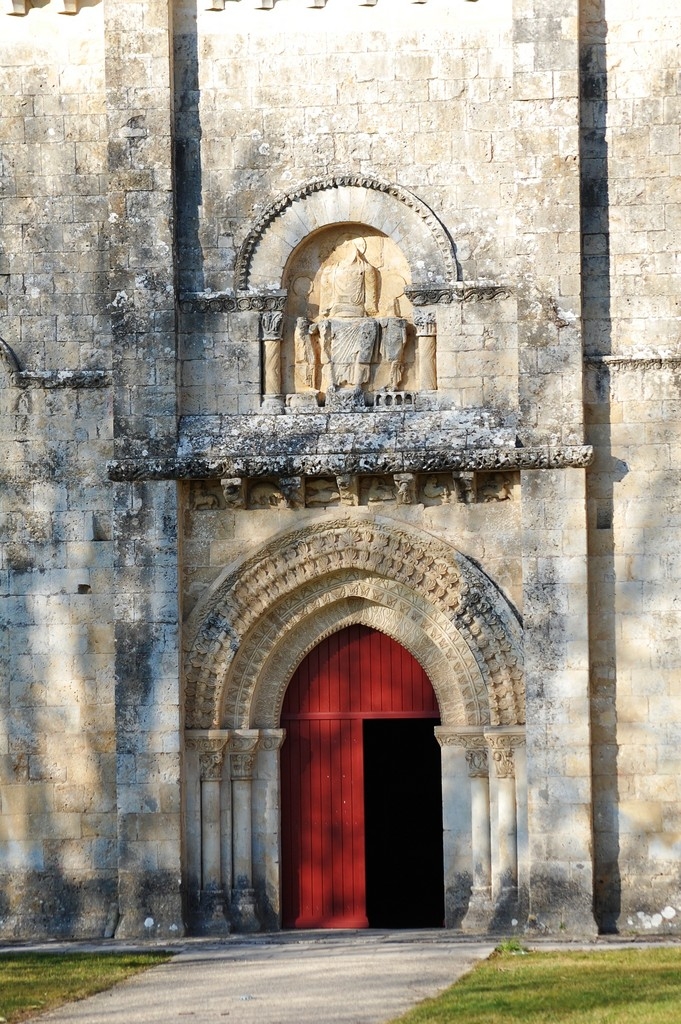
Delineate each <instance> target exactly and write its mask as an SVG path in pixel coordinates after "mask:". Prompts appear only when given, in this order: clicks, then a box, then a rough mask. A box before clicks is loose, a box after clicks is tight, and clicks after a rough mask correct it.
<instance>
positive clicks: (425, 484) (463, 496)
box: [189, 472, 520, 512]
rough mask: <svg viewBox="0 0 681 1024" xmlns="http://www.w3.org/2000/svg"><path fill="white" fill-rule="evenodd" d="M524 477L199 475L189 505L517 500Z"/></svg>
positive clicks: (313, 505) (229, 506)
mask: <svg viewBox="0 0 681 1024" xmlns="http://www.w3.org/2000/svg"><path fill="white" fill-rule="evenodd" d="M519 494H520V476H519V474H518V473H517V472H507V473H467V472H456V473H393V474H391V475H387V474H386V475H371V476H370V475H356V474H351V473H346V474H341V475H339V476H336V477H331V476H324V477H303V476H298V475H293V476H276V477H275V476H272V477H266V478H262V479H253V480H246V479H245V478H243V477H224V478H223V479H222V480H220V481H219V482H218V481H213V480H197V481H194V482H193V483H192V485H191V488H190V492H189V495H190V496H189V507H190V508H191V509H192V510H193V511H196V512H203V511H211V510H218V509H241V508H249V509H273V508H282V509H283V508H288V509H298V508H303V507H307V508H332V507H334V506H336V505H350V506H358V505H366V506H367V507H369V508H378V507H380V506H382V505H384V504H390V503H393V504H394V503H396V504H398V505H416V504H422V505H425V506H433V505H450V504H456V503H464V504H471V503H473V502H481V503H491V502H503V501H517V500H518V498H519Z"/></svg>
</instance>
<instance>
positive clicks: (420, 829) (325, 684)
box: [281, 626, 443, 928]
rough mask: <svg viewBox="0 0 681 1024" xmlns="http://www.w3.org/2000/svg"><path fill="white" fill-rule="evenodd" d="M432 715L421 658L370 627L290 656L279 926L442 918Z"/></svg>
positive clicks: (426, 922)
mask: <svg viewBox="0 0 681 1024" xmlns="http://www.w3.org/2000/svg"><path fill="white" fill-rule="evenodd" d="M438 721H439V711H438V708H437V702H436V699H435V694H434V692H433V688H432V686H431V684H430V681H429V680H428V677H427V676H426V675H425V673H424V672H423V669H422V668H421V666H420V665H419V664H418V662H417V661H416V660H415V659H414V658H413V657H412V655H411V654H409V652H408V651H406V650H405V649H404V648H403V647H401V645H400V644H398V643H396V641H394V640H392V639H391V638H390V637H388V636H386V635H385V634H383V633H380V632H378V631H377V630H372V629H369V628H367V627H365V626H350V627H348V628H347V629H344V630H341V631H339V632H338V633H334V634H333V635H332V636H330V637H329V638H327V639H326V640H323V641H322V642H321V643H320V644H319V645H318V646H317V647H316V648H315V649H314V650H313V651H312V652H311V653H310V654H309V655H308V656H307V658H305V660H304V661H303V662H302V663H301V665H300V666H299V668H298V670H297V671H296V673H295V675H294V677H293V679H292V680H291V683H290V685H289V687H288V690H287V693H286V698H285V701H284V707H283V710H282V726H283V727H284V728H285V729H286V740H285V742H284V745H283V747H282V751H281V793H282V912H283V914H282V916H283V925H284V927H285V928H366V927H369V926H374V927H425V926H436V925H440V924H442V902H443V873H442V809H441V808H442V797H441V781H440V762H439V755H440V750H439V746H438V745H437V742H436V740H435V737H434V735H433V727H434V726H435V725H436V724H437V723H438ZM426 766H428V767H427V768H426ZM426 790H427V793H426V792H425V791H426ZM388 837H389V838H388ZM391 872H392V874H391ZM413 872H416V874H413ZM424 872H425V875H424ZM388 877H391V878H392V882H390V884H389V885H388V884H387V882H386V879H387V878H388ZM426 878H427V884H425V879H426ZM424 885H425V887H424ZM426 890H428V892H429V893H430V895H428V897H427V899H426V898H425V894H426ZM431 890H432V892H431ZM419 893H420V894H421V895H420V896H419V895H418V894H419Z"/></svg>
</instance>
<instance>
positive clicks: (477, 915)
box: [435, 726, 493, 932]
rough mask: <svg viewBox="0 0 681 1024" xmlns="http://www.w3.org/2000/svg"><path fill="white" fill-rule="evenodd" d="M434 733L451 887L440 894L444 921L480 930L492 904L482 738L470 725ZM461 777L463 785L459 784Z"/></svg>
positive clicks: (488, 917) (487, 810)
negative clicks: (439, 762)
mask: <svg viewBox="0 0 681 1024" xmlns="http://www.w3.org/2000/svg"><path fill="white" fill-rule="evenodd" d="M435 735H436V737H437V740H438V742H439V744H440V746H441V747H442V799H443V823H444V829H445V887H446V889H447V887H448V886H449V888H450V889H453V891H452V892H446V907H445V909H446V925H447V927H448V928H452V927H461V928H462V929H463V930H464V931H468V932H480V931H486V930H487V928H488V926H489V923H490V920H491V918H492V909H493V908H492V903H491V889H490V885H491V851H490V804H489V779H488V768H487V763H488V762H487V745H486V743H485V737H484V735H483V732H482V727H472V726H459V727H458V728H451V729H450V728H447V727H445V726H438V727H437V728H436V729H435ZM457 747H458V748H460V749H459V750H457V749H456V748H457ZM464 755H465V760H464ZM459 759H460V760H459ZM455 760H456V764H454V761H455ZM466 775H468V778H469V786H468V787H466V786H465V784H464V782H463V780H464V779H465V777H466ZM457 862H458V863H457ZM448 880H449V882H448ZM452 881H455V885H454V886H452V884H451V883H452Z"/></svg>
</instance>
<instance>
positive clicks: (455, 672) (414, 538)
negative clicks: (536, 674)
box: [185, 513, 524, 729]
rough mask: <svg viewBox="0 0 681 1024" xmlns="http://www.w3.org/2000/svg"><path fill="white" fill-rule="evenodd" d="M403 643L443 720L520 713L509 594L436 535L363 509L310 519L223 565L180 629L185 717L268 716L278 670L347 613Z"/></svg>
mask: <svg viewBox="0 0 681 1024" xmlns="http://www.w3.org/2000/svg"><path fill="white" fill-rule="evenodd" d="M357 622H362V623H364V624H366V625H370V626H373V627H374V628H377V629H380V630H382V631H383V632H385V633H387V634H388V635H389V636H392V637H393V638H394V639H396V640H397V641H398V642H399V643H402V644H403V645H404V646H405V647H406V648H407V649H408V650H409V651H411V653H412V654H413V655H414V656H415V657H416V659H417V660H418V661H419V662H420V664H421V665H422V666H423V668H424V669H425V671H426V672H427V674H428V675H429V677H430V679H431V682H432V683H433V687H434V689H435V691H436V694H437V697H438V701H439V704H440V709H441V714H442V720H443V724H445V725H447V724H466V725H486V724H491V725H514V724H518V723H521V722H523V721H524V683H523V673H522V653H521V630H520V625H519V622H518V620H517V618H516V617H515V615H514V614H513V611H512V610H511V608H510V606H509V605H508V603H507V602H506V600H505V599H504V598H503V596H502V595H501V594H500V593H499V591H498V590H497V589H496V588H495V587H494V586H493V584H492V583H491V582H490V581H489V580H488V579H487V577H486V576H485V575H484V574H483V573H482V572H481V571H480V570H479V569H477V568H476V567H475V566H474V565H473V564H472V563H471V562H470V561H469V560H468V559H467V558H465V556H463V555H462V554H460V553H459V552H457V551H456V550H455V549H453V548H451V547H450V546H449V545H447V544H445V543H444V542H442V541H440V540H438V539H436V538H433V537H431V536H428V535H426V534H424V533H421V532H417V531H412V530H410V529H408V528H406V527H404V526H399V527H398V526H395V525H394V524H393V523H386V522H384V521H381V520H379V519H376V518H373V517H358V516H357V514H356V513H354V514H349V515H348V517H347V518H336V519H332V520H322V521H318V522H317V523H316V524H312V525H308V526H306V527H305V528H303V529H300V530H298V531H295V532H292V533H288V534H286V535H284V536H283V537H279V538H277V539H275V540H273V541H272V542H270V543H269V544H267V545H266V546H265V547H264V548H263V549H261V550H260V552H258V553H257V554H256V555H254V556H253V557H251V558H249V559H246V560H245V561H243V562H241V563H240V564H239V565H238V566H236V567H234V568H233V569H231V570H228V571H227V572H226V573H225V575H224V576H223V577H222V579H221V580H220V581H218V583H217V584H216V585H215V586H214V587H213V589H212V591H211V592H210V594H209V595H208V596H207V598H206V599H205V600H204V601H203V602H201V603H200V604H199V606H198V607H197V608H196V609H195V610H194V612H193V614H192V616H191V617H190V620H189V622H188V628H187V631H186V636H187V643H186V660H185V679H186V690H185V692H186V708H185V713H186V722H187V727H188V728H194V729H196V728H211V727H217V726H220V727H222V728H249V727H251V728H253V727H257V728H268V727H271V728H274V727H276V726H278V724H279V722H278V719H279V711H280V707H281V702H282V700H283V695H284V692H285V689H286V686H287V684H288V681H289V679H290V677H291V675H292V674H293V672H294V671H295V669H296V667H297V665H298V664H299V663H300V661H302V659H303V658H304V657H305V655H306V654H307V653H308V651H310V650H311V649H312V648H313V647H314V646H315V644H316V643H318V642H319V640H320V639H322V638H323V637H324V636H328V635H329V634H330V633H332V632H335V631H336V630H338V629H341V628H343V627H344V626H345V625H349V624H350V623H357Z"/></svg>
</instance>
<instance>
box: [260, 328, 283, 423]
mask: <svg viewBox="0 0 681 1024" xmlns="http://www.w3.org/2000/svg"><path fill="white" fill-rule="evenodd" d="M283 325H284V314H283V313H282V312H280V311H279V310H273V311H268V312H266V313H263V314H262V315H261V317H260V327H261V331H262V339H263V401H262V407H261V408H262V412H264V413H268V414H270V415H279V414H280V413H283V412H284V396H283V394H282V383H281V343H282V331H283Z"/></svg>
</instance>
